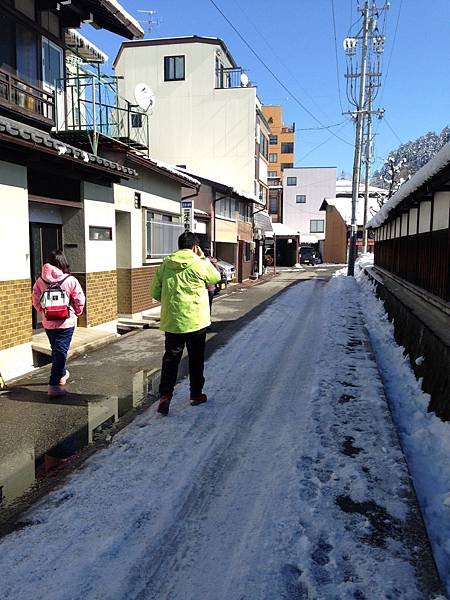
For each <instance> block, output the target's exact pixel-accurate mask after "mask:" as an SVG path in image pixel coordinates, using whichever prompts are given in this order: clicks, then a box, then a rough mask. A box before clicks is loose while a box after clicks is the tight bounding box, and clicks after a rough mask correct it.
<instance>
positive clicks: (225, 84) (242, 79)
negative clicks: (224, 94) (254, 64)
mask: <svg viewBox="0 0 450 600" xmlns="http://www.w3.org/2000/svg"><path fill="white" fill-rule="evenodd" d="M242 87H253V85H252V83H250V81H249V79H248V77H247V75H246V74H245V73H244V71H243V70H242V69H241V68H240V67H237V68H236V69H225V68H222V67H220V68H218V69H216V89H219V90H225V89H229V88H242Z"/></svg>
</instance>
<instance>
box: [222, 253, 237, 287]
mask: <svg viewBox="0 0 450 600" xmlns="http://www.w3.org/2000/svg"><path fill="white" fill-rule="evenodd" d="M218 265H219V267H221V268H222V269H223V270H224V272H225V276H226V278H227V282H228V283H229V282H230V281H234V280H235V279H236V267H235V266H234V265H232V264H231V263H229V262H227V261H226V260H221V259H220V258H219V259H218Z"/></svg>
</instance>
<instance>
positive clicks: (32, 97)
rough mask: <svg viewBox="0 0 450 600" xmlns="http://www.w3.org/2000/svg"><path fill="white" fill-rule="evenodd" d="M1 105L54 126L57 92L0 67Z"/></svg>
mask: <svg viewBox="0 0 450 600" xmlns="http://www.w3.org/2000/svg"><path fill="white" fill-rule="evenodd" d="M0 105H2V106H5V107H7V108H8V109H10V110H13V111H15V112H18V113H21V114H23V115H25V116H27V117H31V118H33V119H36V120H38V121H40V122H41V123H45V124H46V125H49V126H53V125H54V124H55V94H54V93H53V92H50V91H46V90H44V89H43V88H40V87H38V86H36V85H33V84H31V83H28V82H27V81H24V80H23V79H20V77H17V76H15V75H12V74H11V73H8V72H7V71H3V70H1V69H0Z"/></svg>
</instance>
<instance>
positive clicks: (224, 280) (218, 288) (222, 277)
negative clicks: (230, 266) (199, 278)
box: [214, 263, 228, 294]
mask: <svg viewBox="0 0 450 600" xmlns="http://www.w3.org/2000/svg"><path fill="white" fill-rule="evenodd" d="M217 267H218V269H219V271H220V281H219V283H216V289H215V291H214V293H215V294H218V293H219V292H220V291H222V290H224V289H225V288H226V287H227V285H228V279H227V273H226V271H225V269H224V267H221V266H220V265H219V263H217Z"/></svg>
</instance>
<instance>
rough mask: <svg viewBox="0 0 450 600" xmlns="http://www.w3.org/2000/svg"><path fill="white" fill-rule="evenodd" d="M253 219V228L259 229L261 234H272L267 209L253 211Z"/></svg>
mask: <svg viewBox="0 0 450 600" xmlns="http://www.w3.org/2000/svg"><path fill="white" fill-rule="evenodd" d="M253 219H254V223H255V229H259V230H260V231H261V232H262V235H265V236H267V233H269V235H272V221H271V219H270V217H269V213H268V212H267V211H261V212H257V213H255V215H254V216H253Z"/></svg>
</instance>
